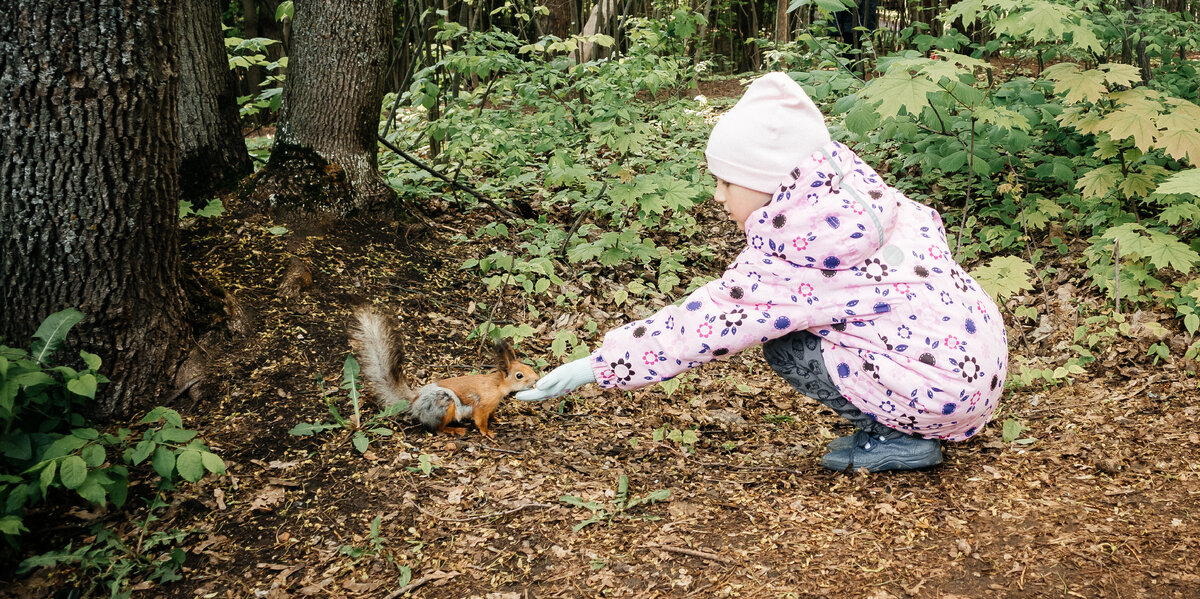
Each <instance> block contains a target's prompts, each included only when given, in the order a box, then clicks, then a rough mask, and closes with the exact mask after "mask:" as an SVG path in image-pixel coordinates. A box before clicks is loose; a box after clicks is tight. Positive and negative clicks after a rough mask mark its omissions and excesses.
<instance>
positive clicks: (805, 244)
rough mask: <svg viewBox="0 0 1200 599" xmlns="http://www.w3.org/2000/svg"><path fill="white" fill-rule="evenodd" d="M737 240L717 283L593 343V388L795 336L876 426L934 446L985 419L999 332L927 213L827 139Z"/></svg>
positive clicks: (1002, 362)
mask: <svg viewBox="0 0 1200 599" xmlns="http://www.w3.org/2000/svg"><path fill="white" fill-rule="evenodd" d="M746 241H747V248H746V249H745V250H744V251H743V252H742V253H741V254H740V255H739V256H738V258H737V260H736V261H735V262H734V263H733V264H731V265H730V266H729V268H728V269H727V270H726V271H725V274H724V275H723V276H722V277H721V278H720V279H718V280H714V281H711V282H710V283H708V284H707V285H705V286H704V287H701V288H700V289H697V290H696V291H695V292H693V293H692V294H691V295H689V296H688V297H687V298H685V299H684V300H683V301H682V302H680V303H679V304H678V305H672V306H667V307H665V308H663V309H661V310H659V311H658V312H657V313H655V314H654V315H653V316H650V317H649V318H646V319H643V320H639V321H637V322H632V323H629V324H627V325H625V326H622V327H620V328H617V329H614V330H612V331H610V332H609V333H608V334H607V335H605V337H604V344H603V345H602V346H601V347H600V348H599V349H597V350H596V351H595V352H593V353H592V367H593V369H594V370H595V373H596V380H597V381H598V382H599V383H600V384H601V386H603V387H619V388H622V389H636V388H638V387H642V386H645V385H649V384H651V383H655V382H658V381H663V380H667V379H669V378H671V377H673V376H675V375H677V374H679V373H681V372H683V371H685V370H688V369H690V368H694V367H696V366H699V365H701V364H704V363H706V362H709V361H712V360H714V359H717V358H721V357H725V356H730V355H732V354H735V353H737V352H740V351H742V350H744V349H746V348H748V347H751V346H754V345H758V344H761V343H764V342H766V341H769V340H771V339H775V338H778V337H782V336H784V335H786V334H788V333H791V332H793V331H798V330H802V329H807V330H809V331H811V332H813V333H814V334H817V335H819V336H821V338H822V341H823V345H822V353H823V355H824V358H825V364H826V365H827V366H828V368H829V372H830V373H831V375H832V376H833V380H834V383H836V384H837V387H838V390H840V391H841V392H842V395H844V396H845V397H846V399H848V400H849V401H850V402H851V403H852V404H854V406H855V407H857V408H858V409H860V410H862V411H863V412H864V413H866V414H869V415H871V416H873V417H874V418H875V419H876V420H878V421H879V422H881V423H883V424H885V425H887V426H889V427H892V428H895V429H898V430H901V431H903V432H907V433H910V434H917V435H920V436H923V437H932V438H939V439H947V440H962V439H966V438H968V437H971V436H972V435H974V434H975V433H977V432H979V431H980V430H981V429H982V428H983V426H984V425H985V424H987V422H988V420H989V419H990V418H991V416H992V412H993V411H994V410H995V409H996V403H997V400H998V399H999V398H1000V394H1001V391H1002V390H1003V386H1004V379H1005V374H1006V371H1007V368H1008V344H1007V340H1006V335H1005V331H1004V323H1003V321H1002V319H1001V316H1000V313H999V311H998V309H997V308H996V305H995V303H993V302H992V300H991V298H990V297H988V295H987V293H985V292H984V291H983V289H982V288H981V287H980V286H979V284H978V283H976V282H975V281H974V280H973V279H972V278H971V277H970V275H968V274H967V273H966V271H964V270H963V268H962V267H960V266H959V265H958V264H956V263H955V262H954V260H953V259H952V258H951V256H950V250H949V248H948V245H947V241H946V232H945V228H944V227H943V225H942V219H941V217H940V216H939V215H938V213H937V211H935V210H933V209H931V208H929V207H927V206H923V205H921V204H918V203H916V202H914V201H912V200H910V199H908V198H907V197H905V196H904V195H903V194H902V193H900V192H899V191H898V190H896V189H895V188H892V187H890V186H888V185H887V184H885V183H884V182H883V181H882V179H881V178H880V177H879V175H878V174H877V173H876V172H875V171H874V170H873V169H872V168H871V167H869V166H867V165H866V164H865V163H863V161H862V160H861V159H859V157H858V156H857V155H856V154H855V153H854V152H853V151H851V150H850V149H849V148H847V147H846V146H844V145H842V144H839V143H837V142H830V143H829V144H827V145H826V146H825V147H823V148H822V149H821V150H819V151H817V152H815V153H814V154H813V155H812V156H811V157H809V158H808V159H806V160H805V161H804V163H803V164H800V165H799V166H797V167H796V168H795V169H793V170H792V172H791V173H790V176H789V177H788V178H787V180H786V181H785V182H784V183H783V184H782V185H780V189H779V192H778V193H777V194H775V197H774V198H773V199H772V200H771V202H770V203H768V204H767V205H766V206H765V207H763V208H762V209H760V210H758V211H757V212H755V213H753V214H751V215H750V217H749V218H748V219H747V222H746Z"/></svg>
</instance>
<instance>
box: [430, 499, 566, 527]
mask: <svg viewBox="0 0 1200 599" xmlns="http://www.w3.org/2000/svg"><path fill="white" fill-rule="evenodd" d="M413 507H415V508H417V511H418V512H421V513H422V514H425V515H426V516H429V517H430V518H433V519H435V520H441V521H442V522H470V521H472V520H483V519H485V518H495V517H496V516H507V515H509V514H515V513H517V512H519V511H521V510H523V509H526V508H533V507H542V508H549V507H558V506H554V505H551V504H549V503H526V504H523V505H518V506H517V507H515V508H513V509H511V510H505V511H503V512H493V513H490V514H479V515H477V516H467V517H466V518H443V517H442V516H439V515H437V514H434V513H431V512H427V511H425V510H423V509H421V506H419V505H416V504H413Z"/></svg>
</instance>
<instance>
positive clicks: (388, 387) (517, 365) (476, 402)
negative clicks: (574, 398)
mask: <svg viewBox="0 0 1200 599" xmlns="http://www.w3.org/2000/svg"><path fill="white" fill-rule="evenodd" d="M355 317H356V318H357V320H358V326H357V327H355V328H354V329H353V330H352V331H351V345H352V347H353V348H354V350H355V353H356V354H358V355H359V361H360V363H361V364H362V373H363V376H364V377H365V378H366V379H367V382H369V383H370V384H371V388H372V390H373V391H374V393H375V395H376V396H378V397H379V398H380V399H381V401H382V403H384V404H392V403H395V402H397V401H401V400H407V401H410V402H412V403H410V405H409V408H408V412H409V414H410V415H413V416H414V417H416V418H417V419H418V420H419V421H421V422H422V423H423V424H425V425H426V426H427V427H429V428H430V429H432V430H436V431H437V432H447V433H451V434H456V435H463V434H466V432H467V431H466V429H465V428H463V427H456V426H450V425H451V424H452V423H454V422H456V421H459V420H466V419H468V418H470V419H471V420H473V421H474V422H475V426H476V427H478V428H479V432H480V433H481V434H483V436H485V437H494V436H495V435H494V433H491V432H490V431H488V420H489V419H490V418H491V416H492V413H493V412H495V411H496V408H498V407H499V406H500V400H502V399H504V398H505V397H507V396H508V395H509V394H511V393H515V392H517V391H524V390H525V389H532V388H533V385H534V383H536V382H537V380H538V374H537V373H536V372H534V370H533V368H531V367H530V366H529V365H528V364H525V363H523V362H519V361H517V355H516V352H514V351H513V348H512V345H510V344H509V343H508V341H507V340H500V341H497V342H496V345H495V351H496V364H497V368H498V370H496V371H495V372H491V373H488V374H469V375H466V376H457V377H452V378H448V379H441V380H439V381H434V382H433V383H431V384H428V385H426V386H425V387H422V388H421V389H418V390H417V391H416V392H413V391H412V389H411V388H410V387H409V386H408V384H407V383H406V382H405V378H406V377H405V376H404V368H403V361H404V352H403V337H402V336H401V335H400V333H399V332H398V330H397V328H396V327H395V324H394V322H393V321H392V320H391V319H389V318H386V317H384V316H381V315H380V314H378V313H376V312H375V311H374V310H372V309H370V308H360V309H359V310H357V311H356V312H355ZM443 392H448V393H449V394H452V396H453V397H451V398H450V399H454V398H457V401H441V400H442V399H443V398H444V397H445V393H443ZM443 406H444V410H445V411H444V413H442V414H440V415H439V414H437V412H440V411H441V410H443ZM457 406H462V407H463V408H464V409H463V410H459V409H458V407H457ZM467 407H470V408H471V409H469V410H467V409H465V408H467Z"/></svg>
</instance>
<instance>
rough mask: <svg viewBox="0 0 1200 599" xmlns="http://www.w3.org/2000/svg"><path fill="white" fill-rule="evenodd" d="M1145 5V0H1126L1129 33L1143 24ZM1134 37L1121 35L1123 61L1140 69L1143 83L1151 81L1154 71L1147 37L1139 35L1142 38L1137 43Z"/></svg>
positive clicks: (1126, 22) (1126, 20) (1126, 24)
mask: <svg viewBox="0 0 1200 599" xmlns="http://www.w3.org/2000/svg"><path fill="white" fill-rule="evenodd" d="M1145 5H1146V4H1145V0H1125V10H1126V11H1128V17H1127V18H1126V19H1125V27H1126V28H1127V30H1128V31H1129V33H1131V34H1132V33H1133V32H1134V31H1135V30H1137V29H1138V27H1140V26H1141V12H1142V9H1143V8H1144V7H1145ZM1132 37H1133V36H1132V35H1124V36H1122V37H1121V61H1122V62H1124V63H1125V64H1130V65H1134V66H1136V67H1138V70H1139V71H1141V75H1142V83H1150V79H1151V78H1152V76H1153V73H1152V72H1151V71H1150V57H1149V55H1147V54H1146V38H1145V36H1138V37H1140V38H1141V39H1140V40H1139V41H1138V43H1137V44H1136V45H1135V44H1134V43H1133V42H1132V40H1131V38H1132Z"/></svg>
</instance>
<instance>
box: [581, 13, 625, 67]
mask: <svg viewBox="0 0 1200 599" xmlns="http://www.w3.org/2000/svg"><path fill="white" fill-rule="evenodd" d="M616 11H617V0H598V1H597V2H596V5H595V6H593V7H592V12H591V14H590V15H588V20H587V23H584V25H583V31H581V32H580V35H585V36H587V35H596V34H597V33H604V24H607V23H608V17H609V16H610V15H613V14H615V13H616ZM599 54H600V52H597V51H596V45H595V44H594V43H592V42H584V43H583V44H580V46H579V62H588V61H590V60H592V59H593V58H597V57H598V56H599Z"/></svg>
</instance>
